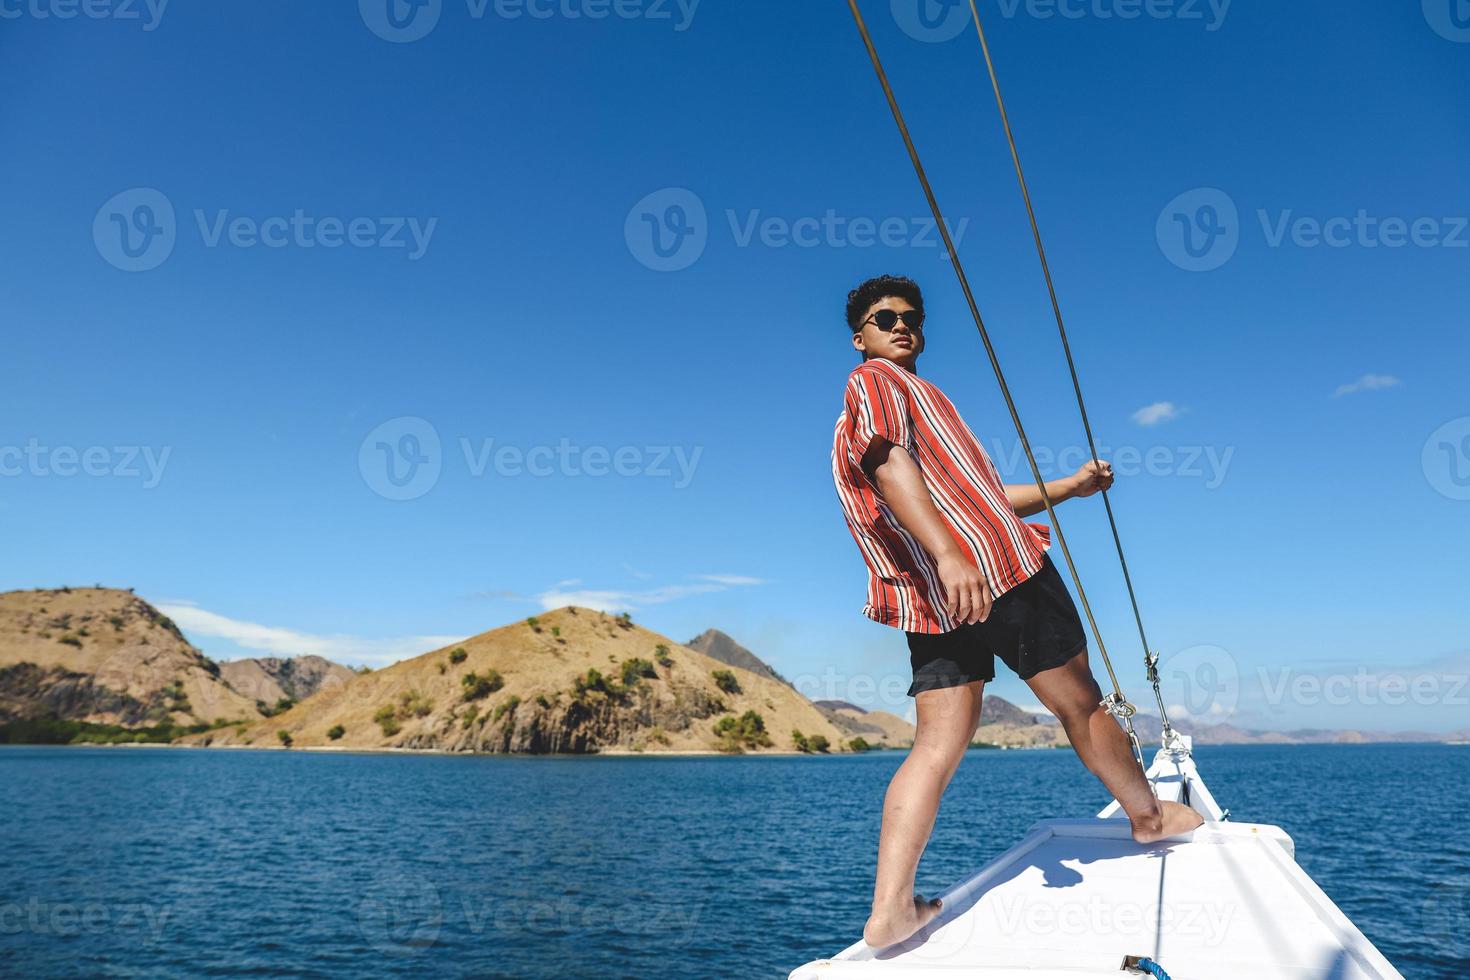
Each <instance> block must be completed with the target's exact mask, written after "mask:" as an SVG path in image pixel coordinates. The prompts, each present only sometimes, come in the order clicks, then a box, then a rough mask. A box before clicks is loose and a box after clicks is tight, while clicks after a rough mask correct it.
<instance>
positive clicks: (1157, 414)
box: [1133, 402, 1184, 426]
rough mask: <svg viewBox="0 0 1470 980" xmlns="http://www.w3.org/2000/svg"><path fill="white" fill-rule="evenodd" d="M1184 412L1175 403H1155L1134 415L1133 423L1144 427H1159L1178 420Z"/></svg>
mask: <svg viewBox="0 0 1470 980" xmlns="http://www.w3.org/2000/svg"><path fill="white" fill-rule="evenodd" d="M1183 411H1184V410H1183V409H1181V408H1180V407H1179V406H1177V405H1175V404H1174V403H1173V402H1154V403H1153V404H1152V405H1145V406H1143V407H1142V408H1140V409H1139V410H1138V411H1136V412H1134V413H1133V421H1135V422H1137V423H1138V424H1139V425H1142V426H1153V425H1159V424H1160V423H1163V422H1170V421H1173V420H1174V419H1177V418H1178V417H1179V416H1180V414H1181V413H1182V412H1183Z"/></svg>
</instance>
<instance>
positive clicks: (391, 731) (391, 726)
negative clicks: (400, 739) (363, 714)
mask: <svg viewBox="0 0 1470 980" xmlns="http://www.w3.org/2000/svg"><path fill="white" fill-rule="evenodd" d="M373 721H375V722H377V723H378V726H379V727H381V728H382V729H383V734H384V735H397V734H398V733H399V732H401V731H403V726H402V725H400V724H398V710H397V709H396V708H394V707H393V705H391V704H385V705H383V706H382V707H381V708H379V709H378V710H377V711H376V712H374V714H373Z"/></svg>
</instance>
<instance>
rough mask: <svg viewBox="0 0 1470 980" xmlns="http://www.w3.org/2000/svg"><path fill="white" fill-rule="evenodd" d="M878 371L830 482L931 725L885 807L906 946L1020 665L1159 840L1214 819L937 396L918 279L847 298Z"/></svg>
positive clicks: (874, 928) (884, 924)
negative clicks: (941, 833)
mask: <svg viewBox="0 0 1470 980" xmlns="http://www.w3.org/2000/svg"><path fill="white" fill-rule="evenodd" d="M847 324H848V326H849V327H850V328H851V330H852V346H853V347H854V348H856V349H857V350H858V351H859V352H860V353H861V354H862V356H863V363H862V364H860V365H858V367H857V368H856V369H855V370H854V371H853V372H852V374H851V375H850V376H849V377H848V380H847V391H846V404H845V408H844V411H843V414H842V416H841V417H840V418H839V419H838V420H837V431H836V436H835V439H834V443H833V447H832V472H833V478H834V480H835V481H836V484H837V494H838V497H839V498H840V499H841V502H842V509H843V513H844V514H845V516H846V518H847V525H848V528H849V530H851V531H852V535H853V538H854V539H855V540H856V541H857V544H858V548H859V549H860V550H861V551H862V554H863V558H864V560H865V561H866V563H867V565H868V599H867V603H866V605H865V606H864V609H863V612H864V613H865V614H866V615H867V616H868V617H869V618H870V619H873V620H876V621H877V622H880V623H884V624H886V625H888V626H893V627H896V628H898V629H901V630H904V632H905V634H906V635H907V639H908V648H909V659H910V663H911V666H912V668H913V677H914V679H913V684H912V686H910V688H909V692H908V693H909V695H910V696H911V697H913V698H914V700H915V708H916V711H917V715H918V726H917V731H916V732H915V735H914V745H913V748H912V749H911V750H910V751H909V755H908V758H906V759H905V760H904V763H903V765H901V766H900V767H899V769H898V772H897V773H895V774H894V776H893V780H892V782H890V783H889V785H888V793H887V795H886V797H885V799H884V802H883V829H882V833H881V835H880V837H879V843H878V874H877V881H876V883H875V885H874V888H873V910H872V914H871V915H870V916H869V918H868V922H867V925H866V926H865V927H864V928H863V939H864V940H865V941H866V942H867V943H868V945H870V946H874V947H884V946H889V945H892V944H893V943H897V942H900V941H902V940H904V939H906V938H908V937H909V936H911V935H912V934H913V933H914V932H916V931H917V930H918V929H920V928H921V927H922V926H923V925H924V924H925V923H927V922H928V921H929V920H930V919H932V918H933V917H934V916H935V915H936V914H938V912H939V906H940V903H939V901H937V900H935V901H926V900H925V899H924V897H923V896H921V895H915V894H914V875H915V872H916V871H917V869H918V865H919V857H920V855H921V854H922V853H923V851H924V846H925V845H926V844H927V843H928V840H929V834H930V832H931V831H932V830H933V827H934V818H935V815H936V814H937V813H938V811H939V800H940V797H941V796H942V795H943V793H944V788H945V787H946V786H947V785H948V784H949V780H950V778H951V777H952V776H953V775H954V772H955V769H956V768H958V766H959V763H960V759H961V758H962V757H963V755H964V752H965V749H966V748H968V747H969V744H970V740H971V738H973V737H974V734H975V729H976V728H977V727H978V725H979V723H980V705H981V700H982V697H983V695H984V691H985V682H986V681H989V680H992V679H994V677H995V658H996V657H999V658H1000V659H1001V660H1003V661H1005V663H1006V666H1008V667H1010V668H1011V669H1012V670H1013V671H1015V672H1016V674H1017V675H1018V676H1019V677H1020V678H1021V679H1022V680H1024V681H1025V682H1026V683H1027V684H1028V685H1029V686H1030V688H1031V690H1032V691H1033V692H1034V693H1035V694H1036V697H1037V699H1038V700H1040V701H1041V703H1042V704H1043V705H1045V706H1046V710H1048V711H1050V712H1051V713H1052V714H1053V715H1055V716H1056V717H1057V719H1058V720H1059V721H1060V722H1061V724H1062V727H1063V728H1064V729H1065V730H1066V732H1067V738H1068V739H1069V740H1070V741H1071V743H1072V747H1073V748H1074V749H1075V750H1076V752H1077V755H1078V756H1079V757H1080V758H1081V760H1082V762H1083V764H1085V765H1086V766H1087V768H1088V769H1089V770H1090V771H1091V772H1092V773H1093V774H1094V775H1095V776H1097V777H1098V779H1100V780H1101V781H1102V783H1103V785H1104V786H1106V787H1107V789H1108V792H1110V793H1112V794H1113V796H1114V798H1115V799H1117V800H1118V802H1119V803H1121V804H1122V806H1123V809H1124V811H1125V812H1126V813H1127V814H1128V819H1129V821H1130V823H1131V824H1132V830H1133V837H1134V839H1135V840H1137V841H1139V842H1141V843H1149V842H1152V841H1156V840H1159V839H1160V838H1163V837H1168V836H1172V835H1175V834H1181V833H1185V832H1187V831H1190V830H1193V829H1194V828H1195V827H1198V826H1199V825H1200V823H1201V822H1202V818H1201V817H1200V816H1199V814H1198V813H1196V812H1195V811H1194V810H1192V809H1190V808H1189V807H1186V806H1183V805H1181V804H1178V803H1168V802H1160V801H1159V800H1158V799H1156V798H1155V797H1154V795H1153V791H1152V790H1151V788H1150V787H1149V785H1148V781H1147V780H1146V779H1145V778H1144V775H1143V773H1142V771H1140V770H1139V768H1138V764H1137V762H1136V761H1135V759H1134V757H1133V752H1132V748H1131V746H1130V745H1129V742H1128V738H1127V736H1126V735H1125V734H1124V732H1123V730H1122V729H1121V728H1120V727H1119V726H1118V723H1117V722H1116V721H1115V720H1114V719H1113V717H1112V716H1111V715H1109V714H1108V713H1107V711H1105V710H1104V709H1103V708H1102V707H1101V701H1102V692H1101V691H1100V690H1099V689H1098V685H1097V682H1096V681H1095V680H1094V679H1093V676H1092V671H1091V670H1090V669H1089V667H1088V663H1087V638H1086V635H1085V634H1084V633H1083V629H1082V622H1081V620H1080V619H1079V618H1078V616H1077V608H1076V606H1075V605H1074V604H1073V603H1072V597H1071V595H1070V594H1069V593H1068V592H1067V587H1066V585H1065V584H1064V583H1063V582H1062V579H1061V576H1060V575H1059V574H1058V572H1057V569H1056V567H1055V566H1054V565H1053V564H1052V562H1051V559H1050V558H1049V557H1048V556H1047V554H1046V549H1047V547H1048V546H1049V545H1050V541H1051V539H1050V529H1049V528H1047V527H1046V526H1045V525H1043V524H1028V523H1026V522H1024V521H1023V520H1022V518H1023V517H1027V516H1030V515H1032V514H1035V513H1038V512H1040V511H1043V510H1045V504H1044V503H1043V502H1042V499H1041V493H1040V491H1039V490H1038V489H1037V488H1036V486H1035V485H1034V484H1021V485H1003V484H1002V483H1001V481H1000V474H999V473H998V471H997V470H996V468H995V465H994V464H993V463H992V462H991V460H990V457H989V455H987V454H986V452H985V450H984V449H983V448H982V447H981V445H980V441H979V440H978V439H976V438H975V435H974V434H973V433H972V432H971V431H970V429H969V427H968V426H966V425H965V423H964V421H963V420H962V419H961V418H960V416H959V413H958V412H957V411H955V408H954V406H953V405H952V404H951V403H950V401H949V399H948V398H946V397H945V396H944V393H943V392H941V391H940V390H939V389H938V388H937V387H935V386H934V385H932V384H930V383H929V382H927V381H925V380H923V379H922V378H920V377H919V376H918V374H917V371H916V362H917V361H918V358H919V355H920V354H921V353H922V352H923V350H924V298H923V295H922V294H921V293H920V291H919V287H918V285H916V284H915V283H914V282H913V281H911V280H909V279H905V278H901V277H895V276H882V277H879V278H877V279H870V280H868V281H867V282H864V283H863V284H862V285H860V286H858V287H857V288H856V289H854V290H853V291H852V292H851V293H849V294H848V297H847ZM1112 483H1113V472H1112V468H1111V466H1109V465H1108V464H1107V463H1097V462H1089V463H1087V464H1086V465H1084V466H1083V467H1082V468H1081V469H1079V470H1078V471H1077V472H1076V473H1075V474H1073V475H1072V476H1070V477H1067V478H1065V479H1060V480H1053V481H1051V482H1050V483H1048V484H1047V485H1046V492H1047V496H1049V497H1050V498H1051V499H1052V501H1053V503H1056V502H1060V501H1063V500H1068V499H1071V498H1073V497H1086V496H1090V495H1091V494H1094V493H1096V492H1097V491H1099V490H1106V489H1107V488H1108V487H1110V486H1112Z"/></svg>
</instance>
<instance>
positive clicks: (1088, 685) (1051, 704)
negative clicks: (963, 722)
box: [1026, 650, 1204, 844]
mask: <svg viewBox="0 0 1470 980" xmlns="http://www.w3.org/2000/svg"><path fill="white" fill-rule="evenodd" d="M1026 683H1027V684H1029V685H1031V690H1032V691H1033V692H1035V694H1036V697H1037V698H1038V699H1040V701H1041V703H1042V704H1043V705H1045V706H1046V710H1047V711H1050V712H1051V713H1052V714H1054V715H1056V716H1057V720H1058V721H1060V722H1061V723H1062V727H1063V728H1064V729H1066V731H1067V738H1068V739H1070V740H1071V742H1072V748H1074V749H1076V751H1077V755H1078V757H1079V758H1081V760H1082V764H1083V765H1085V766H1087V768H1088V770H1089V771H1091V772H1092V774H1093V775H1094V776H1096V777H1097V778H1098V779H1100V780H1102V784H1103V785H1104V786H1106V787H1107V788H1108V792H1110V793H1112V794H1113V798H1114V799H1116V800H1117V801H1118V802H1119V803H1120V804H1122V806H1123V812H1125V813H1127V814H1128V820H1129V822H1130V823H1132V825H1133V838H1134V840H1137V841H1138V842H1139V843H1142V844H1147V843H1150V842H1152V841H1156V840H1158V839H1159V838H1161V837H1169V836H1171V835H1173V834H1182V833H1184V832H1185V831H1189V830H1193V829H1194V828H1195V827H1198V826H1199V825H1200V824H1201V823H1202V822H1204V818H1203V817H1201V816H1200V815H1199V814H1198V813H1197V812H1195V811H1194V810H1193V809H1191V808H1190V807H1187V806H1185V805H1184V804H1182V803H1161V802H1160V801H1159V800H1158V799H1157V798H1155V796H1154V794H1153V790H1152V788H1150V787H1149V785H1148V780H1147V779H1146V778H1144V775H1143V771H1142V770H1140V769H1139V768H1138V760H1137V759H1135V758H1134V756H1133V746H1132V745H1131V744H1130V743H1129V741H1128V736H1127V734H1125V733H1124V731H1123V729H1122V728H1120V727H1119V726H1118V723H1117V721H1115V720H1114V718H1113V716H1112V715H1110V714H1108V712H1107V710H1106V709H1105V708H1103V707H1102V706H1101V703H1100V702H1101V701H1102V691H1101V690H1100V689H1099V688H1098V686H1097V681H1096V680H1094V679H1093V676H1092V669H1091V668H1090V667H1089V666H1088V664H1087V651H1086V650H1084V651H1082V652H1081V653H1080V654H1078V655H1077V656H1075V657H1073V658H1072V659H1071V660H1069V661H1067V662H1066V663H1065V664H1062V665H1061V666H1060V667H1053V668H1052V669H1050V670H1043V671H1042V672H1041V673H1039V674H1036V675H1035V676H1034V677H1032V678H1031V679H1030V680H1029V681H1027V682H1026Z"/></svg>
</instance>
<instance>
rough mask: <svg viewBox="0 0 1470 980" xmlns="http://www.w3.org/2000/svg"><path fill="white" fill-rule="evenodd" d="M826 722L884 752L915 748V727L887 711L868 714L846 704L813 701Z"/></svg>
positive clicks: (845, 702) (844, 702)
mask: <svg viewBox="0 0 1470 980" xmlns="http://www.w3.org/2000/svg"><path fill="white" fill-rule="evenodd" d="M812 703H813V704H815V705H816V706H817V708H819V709H820V710H821V712H822V713H823V714H824V715H826V716H827V718H828V719H829V720H830V721H831V722H832V724H834V725H836V726H837V727H838V728H841V729H842V730H843V731H845V732H848V733H849V734H850V735H851V736H852V737H854V738H857V737H861V738H863V739H864V740H865V741H867V742H868V743H869V744H870V745H874V746H879V747H882V748H908V747H909V746H911V745H913V744H914V726H913V725H910V724H909V723H908V722H906V721H904V720H903V719H902V718H900V717H899V716H898V715H895V714H891V713H889V712H887V711H866V710H864V709H862V708H859V707H858V706H857V705H855V704H850V703H849V702H847V701H813V702H812Z"/></svg>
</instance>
